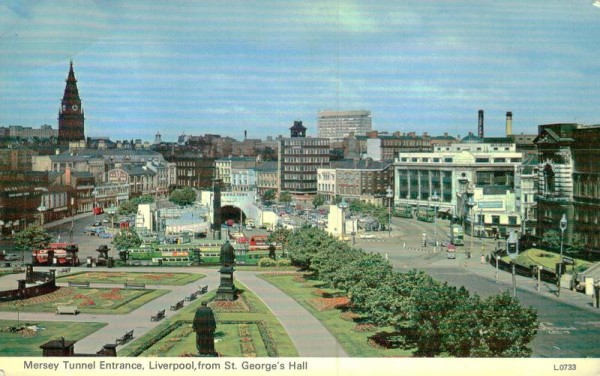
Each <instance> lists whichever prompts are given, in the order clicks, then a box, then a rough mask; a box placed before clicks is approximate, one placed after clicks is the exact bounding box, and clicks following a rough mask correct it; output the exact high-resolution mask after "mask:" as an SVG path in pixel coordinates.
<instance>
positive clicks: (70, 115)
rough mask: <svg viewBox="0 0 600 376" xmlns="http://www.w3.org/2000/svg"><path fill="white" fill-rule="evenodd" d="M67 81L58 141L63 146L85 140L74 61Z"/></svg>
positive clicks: (59, 118)
mask: <svg viewBox="0 0 600 376" xmlns="http://www.w3.org/2000/svg"><path fill="white" fill-rule="evenodd" d="M66 82H67V84H66V86H65V92H64V94H63V99H62V101H61V103H60V109H59V111H58V143H59V144H60V145H62V146H67V145H68V144H69V142H73V141H84V140H85V135H84V116H83V108H82V106H81V98H79V90H78V89H77V80H76V79H75V73H74V72H73V62H72V61H71V65H70V68H69V76H68V77H67V80H66Z"/></svg>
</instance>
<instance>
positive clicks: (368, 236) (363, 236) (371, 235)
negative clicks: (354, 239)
mask: <svg viewBox="0 0 600 376" xmlns="http://www.w3.org/2000/svg"><path fill="white" fill-rule="evenodd" d="M358 237H359V238H361V239H374V238H375V235H373V234H360V235H359V236H358Z"/></svg>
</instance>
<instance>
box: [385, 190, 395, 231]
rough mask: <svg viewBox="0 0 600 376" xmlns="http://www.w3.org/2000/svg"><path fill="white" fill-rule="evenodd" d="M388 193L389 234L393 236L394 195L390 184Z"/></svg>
mask: <svg viewBox="0 0 600 376" xmlns="http://www.w3.org/2000/svg"><path fill="white" fill-rule="evenodd" d="M385 191H386V192H387V194H386V195H385V197H387V199H388V236H389V237H392V197H394V195H393V193H392V187H390V186H388V187H387V189H386V190H385Z"/></svg>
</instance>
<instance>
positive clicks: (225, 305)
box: [208, 296, 250, 313]
mask: <svg viewBox="0 0 600 376" xmlns="http://www.w3.org/2000/svg"><path fill="white" fill-rule="evenodd" d="M208 305H209V306H210V308H212V310H213V311H214V312H219V313H235V312H250V307H248V304H247V303H246V301H245V299H244V298H243V297H242V296H239V297H238V298H237V299H236V300H234V301H227V300H213V301H212V302H210V303H209V304H208Z"/></svg>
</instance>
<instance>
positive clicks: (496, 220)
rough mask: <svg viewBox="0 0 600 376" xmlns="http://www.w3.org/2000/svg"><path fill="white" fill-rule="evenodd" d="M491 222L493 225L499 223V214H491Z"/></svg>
mask: <svg viewBox="0 0 600 376" xmlns="http://www.w3.org/2000/svg"><path fill="white" fill-rule="evenodd" d="M492 224H493V225H499V224H500V216H499V215H492Z"/></svg>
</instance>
